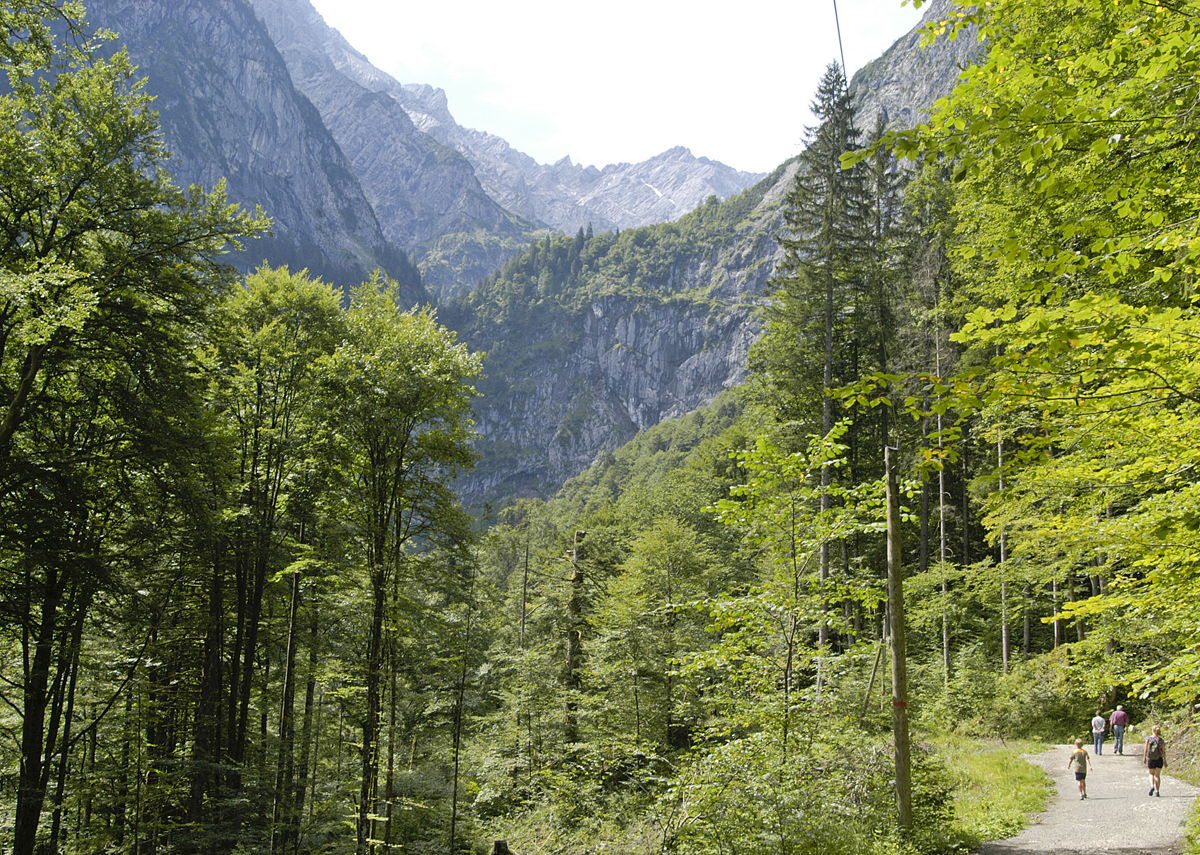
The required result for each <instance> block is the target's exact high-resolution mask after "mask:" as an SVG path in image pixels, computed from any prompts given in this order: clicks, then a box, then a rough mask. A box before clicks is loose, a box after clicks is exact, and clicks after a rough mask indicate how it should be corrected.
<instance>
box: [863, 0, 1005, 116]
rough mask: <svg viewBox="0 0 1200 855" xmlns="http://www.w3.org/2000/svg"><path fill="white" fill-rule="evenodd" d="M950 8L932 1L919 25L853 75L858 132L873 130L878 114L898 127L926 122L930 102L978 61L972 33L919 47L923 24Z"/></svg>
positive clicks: (944, 1)
mask: <svg viewBox="0 0 1200 855" xmlns="http://www.w3.org/2000/svg"><path fill="white" fill-rule="evenodd" d="M951 8H952V0H931V2H930V3H929V5H928V7H927V8H926V11H925V14H924V15H923V16H922V19H921V25H919V26H918V27H917V28H916V29H914V30H913V31H912V32H910V33H908V34H907V35H905V36H904V37H903V38H900V39H897V40H896V42H895V43H894V44H893V45H892V46H891V47H890V48H888V49H887V50H886V51H884V53H883V54H882V55H881V56H880V57H878V58H877V59H874V60H872V61H871V62H869V63H867V64H866V65H865V66H863V67H862V68H860V69H859V70H858V71H857V72H855V74H854V76H853V77H852V78H851V80H850V90H851V93H852V97H853V98H854V106H855V108H856V109H857V111H858V125H859V127H860V128H861V129H863V130H864V131H866V132H868V133H869V132H870V131H871V130H872V129H874V127H875V117H876V116H878V115H879V114H880V113H881V112H882V113H884V114H885V115H886V117H887V121H888V123H889V124H891V125H895V126H899V127H905V128H911V127H913V126H915V125H916V124H917V123H919V122H921V121H924V119H925V118H926V117H927V116H928V113H929V108H930V107H931V106H932V105H933V104H934V102H935V101H937V100H938V99H939V98H943V97H945V96H946V95H948V94H949V93H950V91H951V90H952V89H953V88H954V84H955V83H956V82H957V81H958V75H959V72H960V71H961V70H962V69H963V68H965V67H966V66H968V65H971V64H972V63H973V62H975V60H976V59H977V58H978V57H979V55H980V51H981V50H982V48H981V46H980V44H979V41H978V39H976V38H975V34H974V31H973V30H972V31H969V32H964V33H962V34H961V35H959V37H958V38H957V39H956V40H954V41H950V40H949V39H947V38H939V39H937V40H935V41H933V42H931V43H929V44H928V45H926V46H924V47H923V46H922V38H923V36H922V33H921V29H922V28H923V26H924V25H925V24H927V23H930V22H933V21H940V20H943V19H945V18H946V17H947V15H949V14H950V12H951Z"/></svg>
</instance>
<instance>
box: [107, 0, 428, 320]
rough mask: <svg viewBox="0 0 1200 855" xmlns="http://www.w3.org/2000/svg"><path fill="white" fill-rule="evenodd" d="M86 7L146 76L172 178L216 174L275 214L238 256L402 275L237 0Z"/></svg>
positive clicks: (313, 116) (327, 272) (326, 274)
mask: <svg viewBox="0 0 1200 855" xmlns="http://www.w3.org/2000/svg"><path fill="white" fill-rule="evenodd" d="M87 11H88V16H89V21H90V23H91V24H92V25H93V26H103V27H107V28H109V29H111V30H113V31H114V32H116V33H117V34H118V35H119V40H118V44H121V45H124V46H126V47H127V48H128V51H129V55H130V57H131V58H132V60H133V62H134V63H136V64H137V65H138V67H139V70H140V72H141V73H142V74H144V75H146V76H147V78H148V82H147V87H146V88H147V91H148V92H149V93H150V94H152V95H154V96H156V100H155V102H154V109H155V110H157V111H158V112H159V114H160V119H161V123H162V129H163V134H164V137H165V139H166V142H167V144H168V146H169V147H170V149H171V151H172V152H173V153H174V154H175V156H176V158H177V163H176V164H175V166H174V170H173V171H174V174H175V176H176V179H177V181H178V182H179V183H181V184H184V185H187V184H192V183H196V184H201V185H203V186H206V187H211V186H213V185H215V184H216V183H217V182H218V181H219V180H221V179H222V178H224V179H226V180H227V187H228V191H229V195H230V198H231V199H232V200H233V201H236V202H239V203H241V204H243V205H245V206H248V207H250V208H253V206H255V205H261V206H262V207H263V209H264V210H266V212H267V213H268V214H269V215H270V216H271V217H272V220H273V223H274V236H273V237H268V238H263V239H261V240H259V241H256V242H255V243H253V244H252V245H250V246H249V247H247V249H246V251H245V252H244V253H242V254H240V256H239V257H235V259H234V260H235V261H238V262H240V263H241V264H242V265H243V266H245V267H253V266H256V265H258V264H259V263H261V262H262V261H263V260H264V259H265V260H269V261H271V262H272V263H274V264H288V265H290V266H291V267H292V268H293V269H300V268H302V267H307V268H308V269H309V270H310V271H311V272H312V273H313V274H315V275H318V276H321V277H323V278H325V279H327V280H328V281H331V282H334V283H337V284H340V285H342V286H344V287H349V286H351V285H354V284H357V283H359V282H362V281H363V280H364V279H365V278H366V277H367V276H369V275H370V273H371V272H372V271H373V270H375V269H377V268H382V269H384V270H387V271H389V272H395V273H397V275H401V270H402V268H403V266H404V263H403V261H402V260H401V257H400V255H399V254H398V253H397V252H396V249H395V248H394V247H393V246H392V244H391V243H390V242H389V241H388V240H387V239H386V238H385V237H384V235H383V232H382V231H381V229H380V227H379V223H378V221H377V220H376V217H375V212H374V211H373V210H372V208H371V205H370V203H369V202H368V201H367V199H366V197H365V196H364V194H363V192H362V188H361V187H360V185H359V183H358V180H357V179H356V178H355V175H354V171H353V169H352V168H351V166H350V163H349V162H348V161H347V159H346V157H345V155H344V154H343V153H342V151H341V149H340V148H339V147H338V145H337V143H336V142H335V141H334V139H333V137H332V136H331V135H330V134H329V132H328V130H327V129H326V128H325V126H324V124H323V122H322V121H321V117H320V115H319V114H318V113H317V111H316V109H315V108H314V107H313V105H312V104H311V103H310V102H309V101H308V100H307V99H306V98H304V97H303V96H301V95H299V94H298V93H297V92H296V89H295V86H294V85H293V83H292V80H291V77H290V75H289V74H288V71H287V67H286V66H285V65H284V62H283V60H282V58H281V57H280V55H279V53H278V51H277V50H276V49H275V46H274V44H273V43H272V41H271V39H270V36H269V35H268V33H267V31H266V29H265V28H264V27H263V25H262V24H261V22H260V21H259V20H258V18H257V17H256V16H255V15H254V12H253V10H252V9H251V8H250V6H249V5H248V4H247V3H246V2H245V0H173V2H170V3H167V2H162V0H89V2H88V3H87ZM408 296H409V297H410V298H411V299H412V300H413V301H414V302H418V301H422V300H424V299H427V297H426V295H425V293H424V291H423V290H420V289H419V288H414V289H411V291H410V293H409V294H408Z"/></svg>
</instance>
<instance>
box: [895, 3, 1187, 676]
mask: <svg viewBox="0 0 1200 855" xmlns="http://www.w3.org/2000/svg"><path fill="white" fill-rule="evenodd" d="M1198 13H1200V4H1197V3H1196V2H1194V0H1185V2H1182V3H1174V4H1158V3H1149V4H1147V3H1139V2H1133V0H1117V2H1105V3H1101V2H1098V0H1072V2H1069V3H1067V4H1065V5H1064V4H1062V3H1054V4H1051V3H1042V2H1033V3H1024V2H1012V0H1001V2H998V3H991V4H988V5H987V6H984V7H974V6H969V5H967V4H956V6H954V7H953V8H952V9H951V14H950V19H951V20H950V21H948V22H947V23H945V24H944V25H943V26H944V27H945V28H951V29H953V28H956V27H961V26H962V25H964V24H974V25H977V26H978V27H979V28H980V29H981V32H982V34H983V35H984V36H985V37H986V38H987V44H988V46H989V47H988V53H987V55H986V56H985V57H984V59H983V61H982V62H981V63H980V64H979V65H978V66H977V67H974V68H972V69H969V70H968V71H967V72H966V73H965V75H964V78H963V82H962V83H961V84H960V85H959V87H958V88H957V89H956V90H955V92H954V93H953V95H952V96H951V97H950V98H948V99H947V100H945V101H944V102H942V103H941V104H939V105H938V107H937V109H936V110H935V111H934V114H933V116H932V118H931V120H930V121H929V122H928V123H927V124H924V125H921V126H919V127H918V128H916V129H915V130H913V131H908V132H902V133H900V132H898V133H895V134H892V135H891V138H890V144H893V145H895V147H896V150H897V151H898V152H899V153H900V154H902V155H904V156H912V157H917V158H920V159H923V160H924V161H926V162H929V163H935V162H940V163H945V164H947V165H950V166H951V167H952V168H953V169H954V170H955V172H956V177H957V178H958V180H959V187H958V203H957V206H956V217H957V220H958V226H957V242H958V245H957V248H956V256H957V258H956V264H957V267H958V270H959V271H960V273H961V275H963V277H964V279H965V281H966V282H968V283H969V288H970V295H971V296H970V299H971V302H972V303H973V304H974V306H975V308H974V310H973V311H971V312H970V313H969V314H968V315H967V318H966V322H965V324H964V325H963V327H962V329H961V330H960V331H959V333H958V335H957V338H958V340H959V341H960V342H961V343H962V344H963V345H964V346H967V347H969V348H971V355H972V359H973V360H974V361H976V362H981V361H983V360H987V362H988V363H989V364H987V366H986V367H985V368H980V369H976V370H971V371H963V372H960V373H959V374H958V375H957V376H956V377H955V379H954V381H953V382H950V383H946V384H944V385H943V386H942V389H943V391H944V393H945V395H946V398H947V400H948V401H952V402H953V405H954V406H956V407H959V408H960V409H961V411H963V412H968V413H974V414H982V415H984V416H985V417H986V419H987V421H988V424H989V425H990V428H989V430H990V441H991V442H998V441H999V440H1000V439H1001V438H1003V442H1004V447H1005V449H1006V451H1005V455H1004V460H1005V466H1004V471H1003V476H1004V477H1003V484H1004V489H1003V490H999V489H997V490H995V491H994V492H992V493H991V494H990V496H989V498H988V502H987V512H988V522H989V525H990V526H991V532H992V536H993V538H996V539H998V538H999V537H1000V536H1001V535H1003V536H1005V538H1006V546H1007V549H1008V551H1009V554H1011V555H1013V556H1015V557H1016V558H1018V559H1022V560H1024V561H1025V562H1027V563H1032V564H1035V565H1036V566H1038V567H1040V569H1041V574H1040V575H1041V576H1042V578H1044V579H1046V580H1047V581H1048V582H1049V583H1050V584H1052V585H1054V586H1058V585H1059V584H1060V583H1065V584H1066V585H1067V586H1068V587H1069V586H1070V585H1071V584H1072V583H1073V581H1074V580H1075V579H1080V580H1081V581H1086V582H1087V595H1086V596H1080V597H1077V598H1076V600H1077V602H1075V603H1074V604H1072V605H1071V606H1070V607H1069V608H1066V613H1067V614H1068V615H1069V616H1071V617H1074V618H1086V619H1088V620H1090V621H1091V629H1092V632H1090V633H1085V634H1084V635H1083V636H1078V637H1077V639H1078V640H1077V642H1076V643H1077V644H1078V643H1079V640H1083V639H1086V643H1085V644H1086V646H1081V651H1083V652H1086V651H1087V650H1088V649H1089V648H1090V646H1091V645H1096V646H1097V647H1096V648H1094V651H1093V652H1094V653H1095V654H1096V662H1097V663H1101V662H1103V663H1104V665H1103V666H1100V669H1101V670H1100V671H1099V673H1100V675H1101V677H1100V679H1101V680H1103V681H1106V682H1108V683H1109V685H1108V686H1093V687H1092V688H1093V689H1094V690H1095V691H1096V692H1097V695H1100V694H1103V693H1104V692H1106V691H1108V690H1110V689H1111V688H1113V686H1115V685H1118V684H1124V685H1126V686H1130V685H1133V686H1136V687H1138V688H1140V689H1141V690H1143V691H1161V692H1165V693H1166V695H1167V696H1168V697H1173V698H1177V699H1180V700H1182V699H1184V698H1189V699H1190V698H1193V697H1194V696H1195V695H1196V694H1197V693H1198V692H1200V684H1198V683H1197V681H1196V674H1197V673H1198V672H1197V670H1196V667H1195V666H1196V661H1197V660H1196V653H1195V651H1196V649H1197V648H1196V644H1197V640H1198V637H1197V634H1196V632H1195V628H1194V626H1193V625H1192V624H1191V623H1188V622H1187V620H1186V619H1184V617H1183V615H1184V614H1186V613H1190V612H1191V610H1193V609H1194V608H1195V604H1196V603H1197V601H1198V600H1200V591H1198V589H1197V585H1196V579H1197V578H1200V574H1198V573H1197V567H1196V564H1195V558H1194V556H1195V555H1196V554H1197V551H1196V543H1195V531H1196V526H1195V524H1194V521H1195V519H1196V518H1197V513H1198V512H1197V507H1198V506H1197V504H1196V499H1195V496H1196V492H1197V490H1198V489H1200V487H1198V483H1197V480H1196V478H1195V475H1194V472H1195V463H1196V461H1195V449H1196V444H1195V442H1194V436H1195V432H1196V430H1197V425H1198V424H1200V422H1198V421H1197V418H1198V416H1200V410H1198V409H1197V398H1196V395H1195V388H1196V377H1195V366H1196V365H1197V362H1198V360H1197V357H1198V356H1200V353H1198V352H1197V349H1196V348H1195V346H1194V342H1195V341H1197V332H1198V330H1197V317H1196V313H1195V301H1194V293H1193V292H1194V282H1195V281H1196V274H1197V272H1198V267H1200V231H1198V230H1197V222H1198V221H1200V219H1198V217H1197V213H1198V210H1200V196H1198V195H1197V189H1196V187H1195V182H1194V181H1193V180H1192V176H1193V175H1194V174H1195V171H1196V169H1197V167H1198V166H1200V163H1197V151H1196V147H1195V145H1194V141H1195V136H1196V119H1195V116H1194V112H1193V111H1194V105H1195V104H1196V103H1197V99H1198V98H1200V83H1198V81H1200V74H1198V71H1200V58H1198V57H1197V56H1196V51H1195V45H1196V43H1197V37H1198V35H1200V33H1198V31H1197V26H1198V24H1197V21H1198V20H1200V17H1198ZM1093 583H1094V587H1093ZM1068 593H1069V591H1068ZM1093 594H1094V595H1093ZM1060 602H1061V600H1060ZM1129 621H1134V623H1133V624H1130V623H1129ZM1143 622H1145V625H1147V626H1153V627H1154V629H1153V631H1152V632H1142V631H1141V630H1140V629H1134V628H1133V627H1140V626H1142V625H1143ZM1139 637H1144V638H1145V639H1146V641H1145V642H1139V641H1137V639H1138V638H1139ZM1168 637H1169V638H1172V639H1175V641H1174V642H1172V643H1171V646H1172V648H1173V650H1172V651H1171V653H1169V654H1168V653H1166V652H1165V651H1164V650H1163V649H1162V645H1163V644H1164V640H1165V639H1166V638H1168ZM1101 650H1104V651H1105V653H1106V654H1107V655H1105V656H1100V655H1099V652H1100V651H1101ZM1104 669H1111V670H1104Z"/></svg>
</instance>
